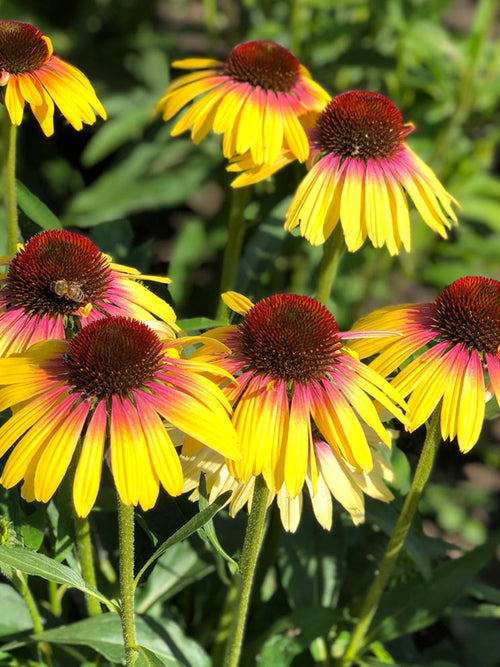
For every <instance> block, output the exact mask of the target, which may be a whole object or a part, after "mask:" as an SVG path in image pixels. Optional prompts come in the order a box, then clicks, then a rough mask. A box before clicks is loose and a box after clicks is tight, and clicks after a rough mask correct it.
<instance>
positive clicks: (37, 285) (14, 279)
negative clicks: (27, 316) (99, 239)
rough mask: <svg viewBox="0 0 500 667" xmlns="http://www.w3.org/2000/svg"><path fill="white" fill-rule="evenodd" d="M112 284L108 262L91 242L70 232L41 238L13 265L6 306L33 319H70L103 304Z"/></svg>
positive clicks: (31, 241)
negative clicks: (87, 307) (81, 310)
mask: <svg viewBox="0 0 500 667" xmlns="http://www.w3.org/2000/svg"><path fill="white" fill-rule="evenodd" d="M110 280H111V269H110V266H109V259H108V258H107V257H106V256H105V255H104V254H103V253H102V252H101V251H100V250H99V248H97V246H95V245H94V244H93V243H92V241H89V239H87V238H85V237H84V236H80V235H79V234H73V233H72V232H68V231H59V230H53V231H48V232H41V233H40V234H36V236H33V237H32V238H31V239H29V240H28V241H27V243H26V245H25V246H24V248H22V249H21V250H19V252H18V253H17V254H16V255H15V257H14V258H13V259H12V260H11V262H10V264H9V271H8V275H7V280H6V289H7V302H8V305H9V306H13V307H18V308H19V307H21V308H23V309H24V310H25V311H26V312H28V313H33V314H39V315H46V314H48V315H61V314H63V315H64V314H70V313H74V312H75V311H77V310H78V309H79V308H80V307H82V306H85V305H86V304H88V303H95V302H96V301H98V300H99V299H101V298H102V297H103V296H104V295H105V293H106V289H107V287H108V284H109V282H110Z"/></svg>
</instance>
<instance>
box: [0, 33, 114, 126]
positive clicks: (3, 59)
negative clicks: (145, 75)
mask: <svg viewBox="0 0 500 667" xmlns="http://www.w3.org/2000/svg"><path fill="white" fill-rule="evenodd" d="M52 52H53V48H52V42H51V41H50V39H49V38H48V37H46V36H45V35H43V34H42V33H41V32H40V30H38V28H35V26H32V25H30V24H29V23H21V22H19V21H0V86H3V87H4V90H5V93H4V104H5V106H6V107H7V111H8V112H9V116H10V120H11V122H12V123H13V124H14V125H20V124H21V121H22V119H23V112H24V105H25V102H28V104H29V105H30V107H31V110H32V111H33V114H34V116H35V118H36V119H37V121H38V122H39V124H40V127H41V128H42V130H43V132H44V134H45V135H46V136H48V137H49V136H50V135H51V134H53V133H54V103H55V104H56V106H57V107H58V108H59V109H60V111H61V113H62V115H63V116H64V117H65V118H66V119H67V120H68V121H69V122H70V123H71V125H72V126H73V127H74V128H75V130H81V129H82V127H83V123H87V124H88V125H92V124H93V123H95V120H96V113H98V114H99V115H100V116H101V118H104V119H106V112H105V110H104V108H103V106H102V104H101V103H100V102H99V100H98V99H97V96H96V94H95V92H94V89H93V87H92V85H91V83H90V81H89V80H88V79H87V77H86V76H85V75H84V74H83V73H82V72H80V70H79V69H77V68H76V67H73V65H70V64H69V63H67V62H64V60H61V59H60V58H58V57H57V56H54V55H53V53H52Z"/></svg>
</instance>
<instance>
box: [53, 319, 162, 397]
mask: <svg viewBox="0 0 500 667" xmlns="http://www.w3.org/2000/svg"><path fill="white" fill-rule="evenodd" d="M161 351H162V344H161V342H160V339H159V338H158V336H157V335H156V333H155V332H154V331H152V329H150V328H149V327H148V326H147V325H146V324H144V323H143V322H139V321H137V320H133V319H130V318H128V317H107V318H103V319H101V320H97V322H93V323H92V324H89V325H88V326H86V327H84V328H83V329H82V330H81V331H80V332H79V333H77V334H76V336H75V337H74V338H72V339H71V341H70V343H69V351H68V354H67V355H66V357H65V365H66V367H67V369H68V371H69V379H70V382H71V384H73V385H75V387H77V389H78V390H79V391H82V392H83V393H84V394H85V395H87V396H89V397H90V396H95V397H98V398H104V397H109V396H112V395H118V396H122V395H125V394H128V393H129V392H130V391H131V390H133V389H139V388H141V387H143V386H144V383H145V382H148V381H151V380H152V379H153V377H154V374H155V373H156V372H157V371H158V370H159V369H160V368H161V365H162V359H163V357H162V354H161Z"/></svg>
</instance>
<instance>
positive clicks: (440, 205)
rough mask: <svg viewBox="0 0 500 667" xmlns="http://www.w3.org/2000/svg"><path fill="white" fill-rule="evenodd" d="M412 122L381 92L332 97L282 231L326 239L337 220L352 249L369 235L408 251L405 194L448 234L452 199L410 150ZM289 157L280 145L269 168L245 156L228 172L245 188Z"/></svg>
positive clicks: (312, 137) (313, 133)
mask: <svg viewBox="0 0 500 667" xmlns="http://www.w3.org/2000/svg"><path fill="white" fill-rule="evenodd" d="M412 130H413V125H412V124H411V123H406V124H405V123H403V119H402V116H401V113H400V112H399V111H398V109H397V108H396V107H395V106H394V104H393V103H392V102H391V101H390V100H389V99H388V98H387V97H384V96H383V95H379V94H378V93H372V92H370V91H362V90H354V91H350V92H347V93H342V94H341V95H337V96H336V97H334V98H333V99H332V100H331V101H330V102H329V103H328V104H327V105H326V107H325V108H324V109H323V111H322V112H321V113H320V114H319V115H318V116H317V119H316V122H315V125H314V127H313V128H312V129H310V130H308V136H309V143H310V155H309V160H308V165H309V167H310V170H309V172H308V173H307V175H306V176H305V178H304V179H303V180H302V182H301V183H300V185H299V187H298V188H297V191H296V193H295V195H294V198H293V200H292V203H291V204H290V208H289V209H288V213H287V218H286V223H285V228H286V229H287V230H292V229H294V228H295V227H297V226H299V227H300V231H301V234H302V236H304V237H305V238H306V239H307V240H308V241H309V242H310V243H311V244H312V245H320V244H322V243H324V242H325V241H326V239H327V238H328V237H329V236H330V234H331V233H332V231H333V230H334V229H335V227H336V226H337V224H338V223H339V221H340V224H341V225H342V230H343V233H344V237H345V241H346V245H347V248H348V250H349V251H351V252H354V251H355V250H358V249H359V248H360V247H361V246H362V245H363V243H364V242H365V239H366V238H367V237H368V238H369V239H370V240H371V242H372V243H373V245H374V246H375V247H376V248H380V247H382V246H384V245H386V246H387V249H388V250H389V252H390V254H391V255H395V254H398V252H399V249H400V247H401V245H403V247H404V248H405V249H406V250H410V218H409V212H408V203H407V199H406V196H405V192H406V193H407V194H408V195H409V197H410V198H411V199H412V200H413V203H414V204H415V206H416V208H417V210H418V212H419V213H420V215H421V216H422V218H423V220H424V222H425V223H426V224H427V225H429V227H430V228H431V229H433V230H434V231H435V232H437V233H438V234H440V235H441V236H442V237H444V238H446V235H447V232H446V230H447V229H448V228H450V226H451V223H450V219H451V220H452V221H454V222H456V216H455V213H454V211H453V209H452V207H451V205H452V204H456V203H457V202H456V201H455V199H454V198H453V197H452V196H451V195H450V194H448V192H446V190H445V189H444V188H443V186H442V185H441V183H440V182H439V181H438V179H437V178H436V176H435V174H434V172H433V171H432V170H431V169H430V168H429V167H428V166H427V165H426V164H425V163H424V162H423V161H422V160H421V159H420V158H419V157H418V155H416V154H415V153H414V152H413V151H412V150H411V148H409V147H408V146H407V145H406V143H405V139H406V137H407V135H408V134H409V133H410V132H412ZM291 160H293V155H291V153H290V151H288V150H286V149H284V150H283V151H282V152H281V154H280V156H279V157H278V158H277V160H276V162H275V163H274V165H270V166H265V167H261V168H259V167H256V166H254V165H253V164H252V162H251V160H249V156H248V155H245V156H242V157H239V158H236V159H235V162H234V163H233V164H232V165H230V167H229V170H230V171H238V172H243V173H242V174H240V175H239V176H238V177H237V178H236V179H235V181H234V182H233V186H235V187H240V186H242V185H250V184H251V183H255V182H257V181H259V180H262V179H263V178H266V177H267V176H269V175H271V173H273V172H274V171H276V170H277V169H280V168H281V167H282V166H285V165H286V164H287V163H289V162H290V161H291Z"/></svg>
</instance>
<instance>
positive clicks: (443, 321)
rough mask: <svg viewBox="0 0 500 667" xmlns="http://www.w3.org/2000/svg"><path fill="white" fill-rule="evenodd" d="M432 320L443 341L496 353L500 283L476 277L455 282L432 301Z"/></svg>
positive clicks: (499, 326)
mask: <svg viewBox="0 0 500 667" xmlns="http://www.w3.org/2000/svg"><path fill="white" fill-rule="evenodd" d="M433 317H434V326H435V328H436V329H437V330H438V331H439V332H440V334H441V336H442V338H443V340H448V341H450V342H452V343H454V344H456V343H462V344H463V345H465V346H466V347H467V348H468V349H474V350H477V351H478V352H488V353H490V354H496V353H497V352H498V348H499V346H500V282H498V280H493V279H491V278H482V277H479V276H468V277H466V278H459V279H458V280H455V282H454V283H452V284H451V285H448V287H445V288H444V290H443V291H442V292H441V294H440V295H439V296H438V297H437V299H436V300H435V302H434V313H433Z"/></svg>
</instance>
